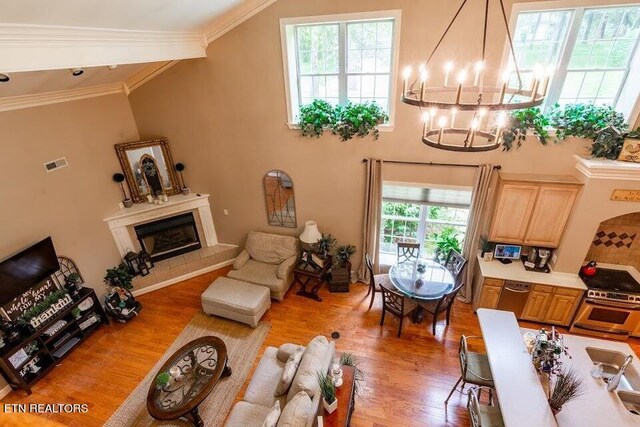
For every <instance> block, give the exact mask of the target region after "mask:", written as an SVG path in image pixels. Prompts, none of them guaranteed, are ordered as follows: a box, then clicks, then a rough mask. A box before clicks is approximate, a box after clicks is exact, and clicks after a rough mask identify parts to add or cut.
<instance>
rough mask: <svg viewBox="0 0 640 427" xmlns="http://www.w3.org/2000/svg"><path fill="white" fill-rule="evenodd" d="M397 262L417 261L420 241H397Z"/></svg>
mask: <svg viewBox="0 0 640 427" xmlns="http://www.w3.org/2000/svg"><path fill="white" fill-rule="evenodd" d="M396 245H398V262H405V261H417V260H418V259H419V258H420V243H407V242H398V243H396Z"/></svg>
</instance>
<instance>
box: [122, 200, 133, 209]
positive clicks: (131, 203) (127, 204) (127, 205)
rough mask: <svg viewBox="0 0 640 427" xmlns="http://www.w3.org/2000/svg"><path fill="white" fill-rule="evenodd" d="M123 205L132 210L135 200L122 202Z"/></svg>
mask: <svg viewBox="0 0 640 427" xmlns="http://www.w3.org/2000/svg"><path fill="white" fill-rule="evenodd" d="M122 204H123V205H124V207H125V208H130V207H131V206H133V200H131V199H124V200H123V201H122Z"/></svg>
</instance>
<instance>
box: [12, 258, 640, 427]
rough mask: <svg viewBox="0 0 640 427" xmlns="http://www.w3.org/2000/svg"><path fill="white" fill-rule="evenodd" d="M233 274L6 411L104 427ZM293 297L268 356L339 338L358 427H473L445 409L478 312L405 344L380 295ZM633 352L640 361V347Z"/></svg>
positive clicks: (166, 307) (149, 300) (148, 319)
mask: <svg viewBox="0 0 640 427" xmlns="http://www.w3.org/2000/svg"><path fill="white" fill-rule="evenodd" d="M227 271H228V268H226V269H222V270H218V271H215V272H212V273H209V274H206V275H203V276H200V277H196V278H194V279H191V280H188V281H185V282H182V283H179V284H176V285H174V286H171V287H169V288H164V289H161V290H159V291H156V292H152V293H149V294H146V295H143V296H141V297H140V298H139V300H140V301H141V302H142V304H143V306H144V308H143V310H142V313H141V315H140V316H139V317H138V318H137V319H135V320H133V321H132V322H130V323H129V324H126V325H122V324H119V323H112V324H111V325H110V326H107V327H104V328H102V329H101V330H99V331H97V332H96V333H95V334H94V335H93V336H91V337H90V338H89V339H88V340H87V341H86V342H85V343H84V344H83V345H81V346H80V347H78V348H77V349H76V350H75V351H74V352H73V353H72V354H71V355H70V356H69V357H68V358H67V359H65V360H64V361H63V363H62V365H61V366H59V367H57V368H56V369H54V370H53V371H52V372H51V373H49V375H47V376H46V377H45V378H44V379H43V380H42V381H40V382H39V383H38V384H36V386H35V387H34V392H33V394H32V395H31V396H27V395H26V394H25V393H23V392H20V391H18V392H13V393H11V394H10V395H8V396H7V397H5V398H4V399H3V400H2V403H87V404H88V405H89V411H88V413H87V414H47V415H45V416H46V417H47V418H49V419H51V420H54V421H57V422H60V423H63V424H67V425H70V426H83V427H84V426H99V425H102V424H103V423H104V422H105V421H106V420H107V419H108V418H109V417H110V416H111V414H112V413H113V412H114V411H115V410H116V409H117V408H118V407H119V406H120V404H121V403H122V402H123V401H124V400H125V399H126V397H127V396H128V395H129V394H130V393H131V392H132V391H133V389H134V388H135V387H136V385H137V384H138V383H139V381H141V380H142V379H143V378H144V377H145V375H146V374H147V373H148V372H149V370H150V369H151V367H152V366H153V365H154V364H155V363H156V362H157V361H158V360H159V359H160V357H161V356H162V355H163V354H164V352H165V351H166V349H167V347H168V346H169V345H170V344H171V342H173V340H174V339H175V338H176V336H177V335H178V334H179V333H180V331H181V330H182V329H183V328H184V326H185V325H186V324H187V323H188V322H189V320H191V318H192V317H193V315H194V314H195V313H196V312H197V311H198V310H200V309H201V307H200V294H201V293H202V292H203V291H204V289H206V287H207V286H208V285H209V284H210V283H211V282H212V281H213V280H214V279H215V278H216V277H218V276H220V275H224V274H226V272H227ZM295 291H296V288H295V287H292V288H291V290H290V291H289V293H288V294H287V296H286V298H285V300H284V302H282V303H278V302H274V303H273V304H272V306H271V310H269V311H268V312H267V314H266V316H265V317H264V318H263V320H266V321H269V322H271V324H272V329H271V332H270V333H269V336H268V337H267V339H266V341H265V343H264V346H263V347H266V346H268V345H273V346H278V345H280V344H283V343H285V342H294V343H306V342H308V341H309V340H310V339H311V338H313V337H314V336H315V335H318V334H323V335H326V336H330V335H331V332H333V331H338V332H340V335H341V337H340V338H339V339H338V340H337V343H336V346H337V350H338V351H341V352H352V353H354V354H355V355H356V356H357V357H358V358H359V359H360V361H361V365H360V368H361V369H362V370H363V371H364V373H365V381H364V387H363V390H362V393H361V395H360V396H359V397H358V398H357V401H356V411H355V413H354V416H353V420H352V425H353V426H372V427H379V426H394V427H395V426H445V425H446V426H466V425H468V416H467V412H466V399H464V398H463V397H462V395H461V394H459V393H455V394H454V396H453V397H452V399H451V401H450V403H449V408H448V411H445V408H444V403H443V402H444V400H445V398H446V396H447V394H448V393H449V390H450V389H451V387H452V386H453V384H454V383H455V382H456V380H457V379H458V376H459V375H460V368H459V365H458V359H457V352H458V340H459V338H460V335H461V334H466V335H479V333H480V330H479V327H478V321H477V317H476V316H475V314H473V312H472V310H471V306H469V305H465V304H461V303H459V302H456V303H455V305H454V310H453V312H452V315H451V326H450V327H449V328H448V329H446V330H445V328H444V322H443V321H441V322H440V324H439V325H438V328H437V335H436V336H435V337H434V336H433V335H431V329H430V328H431V324H430V322H429V321H428V320H427V321H426V322H424V323H422V324H412V323H411V322H405V326H404V329H403V334H402V337H401V338H397V337H396V331H397V323H396V320H395V319H393V318H392V317H390V316H388V317H387V320H385V326H384V327H380V326H379V321H380V295H377V296H376V303H375V304H374V306H373V308H372V309H371V310H370V311H368V310H367V307H368V305H369V302H368V301H369V300H368V298H367V297H365V294H366V292H367V287H366V286H364V285H354V286H352V291H351V292H350V293H346V294H331V293H329V291H328V290H327V289H326V288H323V289H322V290H321V291H320V295H321V296H322V298H323V299H324V301H323V302H320V303H319V302H316V301H312V300H310V299H306V298H302V297H299V296H297V295H295ZM522 325H523V326H530V327H535V325H534V324H527V323H522ZM629 344H631V346H632V347H633V349H634V351H635V352H636V353H637V354H640V340H636V339H633V340H630V342H629ZM231 363H232V364H233V362H231ZM256 363H257V360H256ZM250 377H251V374H250V375H249V378H250ZM244 387H246V384H245V386H244ZM244 387H243V389H242V390H241V391H240V393H239V395H238V397H237V398H238V399H240V398H241V397H242V395H243V394H244ZM1 408H2V407H1V406H0V410H1ZM205 423H206V420H205ZM2 424H3V423H2V421H1V420H0V425H2Z"/></svg>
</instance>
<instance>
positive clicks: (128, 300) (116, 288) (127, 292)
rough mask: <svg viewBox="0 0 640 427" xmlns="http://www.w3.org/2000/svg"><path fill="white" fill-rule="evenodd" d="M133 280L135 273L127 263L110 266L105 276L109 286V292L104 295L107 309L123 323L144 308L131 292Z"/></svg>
mask: <svg viewBox="0 0 640 427" xmlns="http://www.w3.org/2000/svg"><path fill="white" fill-rule="evenodd" d="M132 281H133V274H131V271H129V267H127V265H126V264H125V263H121V264H120V265H118V266H116V267H113V268H109V269H108V270H107V273H106V275H105V276H104V282H105V283H106V284H107V286H108V287H109V292H108V293H107V295H106V296H105V297H104V302H105V310H106V312H107V313H108V314H109V315H110V316H111V317H113V318H114V319H115V320H117V321H118V322H121V323H126V322H127V321H128V320H130V319H131V318H132V317H134V316H137V315H138V313H140V310H141V309H142V304H140V303H139V302H138V301H136V299H135V298H134V297H133V294H131V289H133V285H132Z"/></svg>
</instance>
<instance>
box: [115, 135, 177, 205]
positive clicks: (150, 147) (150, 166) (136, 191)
mask: <svg viewBox="0 0 640 427" xmlns="http://www.w3.org/2000/svg"><path fill="white" fill-rule="evenodd" d="M115 147H116V153H117V154H118V159H119V160H120V166H122V171H123V172H124V175H125V176H126V177H127V184H129V189H130V190H131V198H132V199H133V201H134V202H137V203H139V202H145V201H147V195H151V197H157V196H159V195H162V194H166V195H167V196H171V195H174V194H178V193H180V188H179V185H178V180H177V179H176V173H175V171H174V168H173V158H172V157H171V150H170V149H169V142H168V141H167V140H166V139H164V138H161V139H151V140H148V141H136V142H125V143H122V144H116V146H115Z"/></svg>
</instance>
